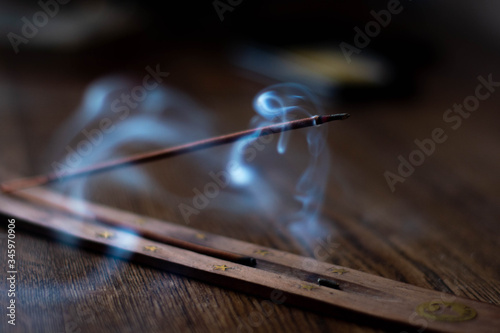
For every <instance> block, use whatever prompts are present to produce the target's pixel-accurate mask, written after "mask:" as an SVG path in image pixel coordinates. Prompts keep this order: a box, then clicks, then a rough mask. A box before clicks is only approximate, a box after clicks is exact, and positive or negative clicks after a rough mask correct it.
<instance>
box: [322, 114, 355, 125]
mask: <svg viewBox="0 0 500 333" xmlns="http://www.w3.org/2000/svg"><path fill="white" fill-rule="evenodd" d="M350 116H351V115H350V114H349V113H337V114H329V115H326V116H317V117H318V118H317V119H316V123H317V124H318V125H319V124H323V123H327V122H329V121H333V120H344V119H347V118H349V117H350Z"/></svg>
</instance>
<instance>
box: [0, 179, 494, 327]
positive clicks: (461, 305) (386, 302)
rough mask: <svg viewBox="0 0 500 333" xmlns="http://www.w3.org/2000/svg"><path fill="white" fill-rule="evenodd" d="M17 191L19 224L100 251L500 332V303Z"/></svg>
mask: <svg viewBox="0 0 500 333" xmlns="http://www.w3.org/2000/svg"><path fill="white" fill-rule="evenodd" d="M15 195H17V196H19V197H23V198H24V200H21V199H19V198H15V197H13V196H12V195H6V194H0V212H1V213H2V214H4V215H6V216H8V217H9V218H16V219H18V220H20V221H21V220H22V221H23V222H22V224H21V223H20V224H18V225H19V226H21V225H22V226H23V227H25V228H29V229H31V230H33V231H36V232H37V233H41V234H44V235H47V236H51V237H56V238H59V237H61V236H63V237H65V238H66V239H68V237H70V238H74V239H76V240H79V244H81V245H82V246H85V247H88V248H91V249H94V250H98V251H102V252H105V253H108V254H109V253H112V254H113V255H114V256H118V257H122V258H125V259H130V260H133V261H137V262H140V263H145V264H148V265H152V266H154V267H157V268H160V269H165V270H168V271H170V272H173V273H177V274H182V275H185V276H188V277H192V278H195V279H198V280H202V281H206V282H209V283H212V284H215V285H219V286H222V287H227V288H230V289H235V290H239V291H242V292H245V293H249V294H253V295H257V296H260V297H263V298H266V299H270V300H271V301H272V302H275V303H277V304H281V303H286V304H291V305H294V306H299V307H302V308H305V309H309V310H313V311H318V312H322V313H330V314H332V315H335V314H337V315H339V313H345V312H346V310H347V313H353V312H355V313H359V314H363V315H365V317H367V318H377V319H382V320H385V321H390V322H394V323H399V324H402V325H405V326H414V327H417V328H419V329H429V330H435V331H443V332H496V331H497V330H498V327H500V308H499V307H497V306H494V305H491V304H486V303H482V302H478V301H474V300H470V299H466V298H461V297H456V296H454V295H450V294H446V293H442V292H438V291H433V290H427V289H424V288H419V287H415V286H412V285H408V284H404V283H401V282H397V281H393V280H390V279H386V278H382V277H378V276H375V275H371V274H367V273H363V272H360V271H356V270H353V269H350V268H347V267H341V266H337V265H333V264H330V263H325V262H319V261H316V260H314V259H312V258H306V257H302V256H298V255H294V254H290V253H287V252H283V251H278V250H275V249H272V248H266V247H262V246H257V245H255V244H251V243H247V242H242V241H238V240H235V239H231V238H227V237H222V236H218V235H213V234H209V233H205V232H201V231H198V230H195V229H192V228H188V227H184V226H179V225H176V224H173V223H169V222H165V221H160V220H157V219H152V218H148V217H144V216H140V215H136V214H133V213H129V212H125V211H122V210H118V209H114V208H110V207H106V206H103V205H97V204H93V203H89V202H83V201H76V200H74V199H71V198H68V197H65V196H62V195H60V194H57V193H55V192H51V191H48V190H45V189H42V188H32V189H28V190H23V191H18V192H16V193H15ZM35 203H36V204H35ZM70 207H85V209H84V210H81V211H84V212H85V213H78V214H77V215H80V216H79V217H77V216H75V214H76V213H77V212H76V211H73V210H72V209H71V208H70ZM97 220H98V221H101V222H105V223H107V224H108V225H103V224H100V223H97V222H96V221H97ZM118 226H120V228H118ZM134 233H136V234H134ZM148 233H149V234H156V235H159V237H157V238H156V240H152V239H148V238H146V237H145V236H147V235H148ZM137 234H141V235H143V236H142V237H141V236H139V235H137ZM162 236H166V237H169V238H175V239H178V240H182V241H184V242H189V243H194V244H197V245H200V246H202V247H206V248H211V249H214V250H216V251H221V252H223V253H232V254H235V255H237V256H241V257H249V258H255V261H256V262H255V267H249V266H248V265H242V264H238V263H235V262H233V261H229V260H225V259H221V258H220V257H216V256H213V255H207V254H202V253H197V252H195V251H192V250H186V249H184V248H180V247H178V246H172V245H168V244H165V243H164V242H161V241H159V240H161V237H162Z"/></svg>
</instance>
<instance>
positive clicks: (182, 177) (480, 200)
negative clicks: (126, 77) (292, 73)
mask: <svg viewBox="0 0 500 333" xmlns="http://www.w3.org/2000/svg"><path fill="white" fill-rule="evenodd" d="M117 52H118V51H117ZM27 53H28V52H27ZM142 54H143V55H142V56H139V57H138V58H134V59H133V61H132V60H127V61H126V60H121V61H118V63H114V62H112V61H109V60H108V61H106V60H103V62H104V63H100V59H99V56H98V55H93V56H88V57H87V58H85V59H83V60H82V59H81V58H79V57H78V55H77V54H73V53H70V54H66V55H64V56H60V55H54V56H52V55H47V54H43V53H42V54H36V53H35V54H31V53H30V54H21V55H19V56H17V57H14V56H12V57H11V56H3V58H2V62H0V93H1V96H2V98H0V138H1V140H0V161H1V167H2V169H3V170H8V171H10V172H14V173H16V174H20V175H25V176H28V175H35V174H38V173H40V172H46V171H50V170H51V167H50V164H51V162H52V161H53V158H54V157H53V156H54V152H53V151H51V150H50V149H52V148H51V147H54V145H55V146H56V147H58V148H59V149H60V150H59V153H60V151H61V150H64V147H65V146H66V144H67V143H66V142H56V143H55V144H54V143H53V144H52V145H51V140H52V138H53V135H54V133H56V131H57V130H58V129H59V128H60V127H61V126H63V125H64V124H65V121H66V119H68V118H69V117H70V116H71V114H72V112H74V110H76V109H77V108H78V107H79V106H80V105H81V103H82V100H83V98H84V91H85V89H86V88H87V87H88V86H89V85H90V84H92V82H93V80H94V79H96V78H99V77H101V76H103V75H105V74H106V73H113V72H115V71H118V70H120V69H122V70H123V69H125V70H128V71H129V72H131V73H132V74H133V77H135V78H137V79H138V81H135V82H139V83H140V79H141V78H142V77H143V76H144V75H145V70H144V68H145V67H146V66H151V67H154V66H156V65H157V64H158V65H159V66H160V68H161V69H162V70H164V71H167V72H169V73H170V74H169V76H168V77H167V78H165V80H164V82H163V84H164V85H165V86H166V87H169V88H175V89H178V90H179V91H182V92H184V93H185V94H187V95H189V96H190V97H191V98H192V99H193V100H195V101H196V103H197V104H198V105H200V108H202V109H204V110H205V111H204V113H203V114H205V115H206V116H207V117H208V118H209V119H210V120H211V122H212V124H211V126H212V127H211V129H210V133H212V134H223V133H227V132H230V131H235V130H240V129H245V128H247V126H248V122H249V120H250V118H251V117H252V116H253V110H252V105H251V102H252V99H253V97H254V96H255V95H256V94H257V93H258V92H259V91H260V90H261V89H262V88H264V86H263V85H261V84H257V83H255V82H252V81H249V80H248V79H246V78H245V77H242V76H241V75H240V74H239V72H238V71H236V70H235V69H234V68H232V67H231V65H230V64H229V63H228V62H227V61H226V59H225V58H224V56H223V52H222V51H221V50H218V49H217V48H215V47H214V48H213V49H211V48H210V47H206V46H204V45H200V46H198V47H193V46H186V45H179V47H178V48H176V49H175V52H173V51H172V52H164V53H157V54H149V55H147V56H146V55H144V54H147V53H146V52H144V53H142ZM129 58H130V57H129ZM129 58H127V59H129ZM89 64H92V66H91V65H89ZM87 68H91V70H87ZM490 74H491V75H492V78H493V80H494V81H500V66H499V63H498V61H497V58H496V57H495V56H494V55H493V54H488V53H487V52H482V51H480V50H478V49H468V50H465V49H464V50H460V52H457V53H455V54H453V56H450V57H448V58H446V60H445V61H443V62H442V63H440V64H439V65H438V66H435V67H432V68H429V69H427V70H426V71H425V72H422V73H420V74H419V76H418V77H417V80H418V86H419V88H420V89H419V90H420V92H419V94H418V95H417V96H416V97H415V98H413V99H411V100H406V101H398V102H394V101H388V102H377V103H370V104H362V105H355V106H354V105H351V106H342V107H329V108H327V109H326V110H325V113H334V112H350V113H351V114H352V117H351V118H350V119H349V120H347V121H343V122H336V123H332V124H329V125H328V126H329V133H328V139H327V142H328V149H329V151H330V154H331V157H330V159H331V161H330V166H329V170H328V177H327V180H326V190H325V196H324V205H323V207H322V209H321V211H320V215H319V221H320V223H321V225H322V226H323V229H321V232H319V233H317V234H314V233H308V232H303V233H301V234H299V235H298V234H297V233H293V232H291V231H290V228H288V227H287V226H288V224H287V223H289V221H287V220H286V219H285V220H284V219H283V218H282V217H283V216H286V215H287V214H289V213H290V212H293V211H295V210H297V209H299V208H300V205H299V204H298V203H297V201H296V200H294V199H293V197H292V196H291V194H290V193H292V192H293V190H294V186H295V185H294V184H295V182H296V177H297V175H298V173H297V171H300V168H302V167H303V166H304V161H303V157H304V154H305V153H304V152H305V150H304V146H303V144H302V145H301V144H300V142H301V141H300V140H301V137H300V133H299V134H294V138H293V140H292V142H298V144H297V146H296V147H291V148H290V149H291V153H290V154H289V155H287V157H284V158H282V159H280V158H276V156H275V150H274V149H275V142H272V143H271V144H269V145H268V146H266V147H265V149H264V150H263V152H262V156H264V157H261V158H259V157H257V158H256V160H255V166H256V169H258V170H261V171H262V173H263V177H264V179H268V182H269V186H271V187H272V189H273V191H275V192H276V193H282V195H283V196H282V197H280V198H279V199H278V200H277V201H276V202H275V204H274V206H273V207H272V209H269V206H266V205H264V204H263V203H262V202H261V201H259V199H258V198H262V197H263V196H264V195H265V193H252V192H251V191H249V190H247V189H240V190H238V189H227V190H225V191H224V193H225V194H224V195H223V196H221V198H216V199H214V201H213V202H211V203H210V204H209V206H208V207H207V208H206V209H202V210H201V211H200V213H199V214H197V215H192V216H191V219H190V223H189V226H190V227H193V228H198V229H200V230H204V231H208V232H212V233H216V234H221V235H224V236H228V237H233V238H236V239H240V240H244V241H249V242H253V243H256V244H261V245H263V246H270V247H274V248H277V249H280V250H285V251H289V252H293V253H298V254H302V255H305V256H311V257H316V258H317V259H319V260H322V261H327V262H330V263H334V264H338V265H343V266H347V267H350V268H352V269H356V270H361V271H364V272H367V273H371V274H374V275H378V276H383V277H386V278H390V279H394V280H398V281H402V282H405V283H409V284H413V285H416V286H420V287H424V288H428V289H434V290H439V291H444V292H447V293H451V294H453V295H459V296H464V297H468V298H471V299H474V300H479V301H483V302H488V303H492V304H496V305H499V306H500V259H499V256H498V254H497V252H496V251H498V249H499V241H498V240H499V232H500V224H499V219H500V175H499V170H500V154H498V143H499V142H500V131H499V127H498V124H499V123H500V115H499V113H498V105H499V103H500V87H499V88H496V89H498V91H495V92H493V93H492V94H491V96H490V97H489V98H487V99H486V100H484V101H481V102H480V105H479V107H478V109H477V110H476V111H475V112H473V113H472V114H471V115H470V117H469V118H467V119H463V122H462V123H461V126H459V127H458V128H457V129H456V130H454V129H452V128H451V125H452V124H449V123H446V122H444V121H443V114H444V113H445V111H446V110H447V109H448V108H451V107H453V104H454V103H462V102H463V101H464V99H465V98H466V97H467V96H469V95H473V94H474V93H475V88H476V86H477V85H478V84H479V81H478V79H477V77H478V76H479V75H481V76H483V77H485V78H487V77H488V75H490ZM183 112H189V110H183ZM66 124H67V123H66ZM436 128H442V129H443V130H444V131H445V135H447V140H446V141H445V142H443V143H440V144H436V148H435V152H434V153H433V154H431V156H428V157H426V158H425V162H424V163H423V164H422V165H420V166H418V167H416V168H415V171H414V173H413V174H412V175H411V176H409V177H408V178H407V179H406V180H405V181H404V182H403V183H397V184H396V186H395V191H394V192H392V191H391V190H390V187H389V186H388V184H387V182H386V179H385V178H384V172H386V171H387V170H389V171H392V172H395V173H397V168H398V164H399V161H398V156H399V155H402V156H404V157H406V158H407V157H408V155H409V154H410V153H411V152H412V151H414V150H415V149H416V147H417V146H416V145H415V143H414V140H415V139H420V140H423V139H425V138H430V137H431V135H432V134H431V133H432V131H433V130H434V129H436ZM204 135H205V132H202V131H197V130H196V129H195V130H194V131H193V133H186V138H194V137H200V138H201V137H203V136H204ZM295 136H297V137H295ZM74 143H75V142H73V144H74ZM135 149H137V147H135ZM140 149H141V147H139V150H140ZM229 149H230V147H229V146H225V147H218V148H214V149H213V150H211V151H210V154H209V155H211V156H212V157H213V156H220V158H218V159H220V160H219V161H218V160H211V162H210V163H206V164H205V163H203V159H202V158H200V157H202V156H204V155H200V156H198V155H195V156H182V157H178V158H174V159H170V160H168V161H161V162H155V163H153V164H152V165H148V166H144V167H141V168H142V169H143V170H146V171H148V172H150V173H151V175H152V177H154V178H153V179H154V184H155V185H157V186H156V187H153V188H150V187H148V186H143V185H141V184H139V185H136V186H135V187H132V188H126V187H125V186H123V185H119V184H118V183H116V182H111V181H110V180H109V178H110V177H109V175H107V174H103V175H98V176H95V177H94V178H92V179H91V180H89V182H90V189H91V190H89V193H87V198H88V199H89V200H92V201H96V202H99V203H103V204H107V205H110V206H113V207H118V208H121V209H126V210H130V211H134V212H137V213H140V214H143V215H147V216H152V217H156V218H161V219H163V220H168V221H172V222H175V223H179V224H184V219H183V216H182V214H181V213H180V211H179V209H178V203H179V202H181V201H182V202H186V203H189V202H190V200H191V198H192V197H193V189H194V188H203V186H204V184H206V183H207V182H209V181H210V178H209V172H211V171H217V170H220V168H221V167H223V166H224V163H225V162H227V158H228V153H229ZM60 156H61V155H58V157H60ZM200 160H201V161H200ZM270 161H272V163H271V162H270ZM193 163H194V164H197V165H196V167H192V165H193ZM187 165H191V167H190V168H188V169H186V168H187V167H186V166H187ZM218 168H219V169H218ZM133 170H134V169H126V170H121V171H118V172H119V173H120V174H121V175H123V176H125V177H127V175H129V174H130V173H131V172H133ZM264 171H265V172H264ZM1 177H2V178H1V179H0V180H6V176H5V174H2V175H1ZM266 177H267V178H266ZM77 182H78V181H76V180H75V181H72V183H71V184H77ZM160 189H168V191H170V192H171V193H173V195H168V194H166V192H164V191H163V190H160ZM255 196H257V197H255ZM173 198H177V199H179V198H180V199H179V200H181V201H175V200H174V199H173ZM242 202H247V203H248V202H250V203H251V209H249V208H248V207H246V208H242V209H232V208H234V207H237V205H239V204H241V203H242ZM243 206H245V205H243ZM247 206H248V205H247ZM3 219H4V220H3V221H2V222H1V224H2V226H5V225H6V223H7V221H6V217H3ZM6 233H7V231H6V228H1V229H0V236H1V237H0V249H2V250H1V252H2V253H3V254H2V256H3V258H5V256H6V254H5V252H6V251H5V249H6V248H7V245H6V239H7V238H6ZM16 242H17V256H16V259H17V266H18V272H19V273H18V285H17V288H18V291H17V296H16V297H17V302H18V307H17V316H16V326H15V327H12V326H11V325H8V324H7V320H6V318H5V315H4V314H3V312H5V305H6V302H7V296H6V292H7V291H6V290H7V289H6V288H7V284H6V282H5V281H6V280H5V278H2V281H3V282H2V283H1V284H0V291H1V293H0V304H1V308H2V309H4V310H3V311H2V320H1V321H0V331H2V332H99V331H101V332H185V331H192V332H235V331H237V332H347V331H349V332H375V331H382V330H383V329H382V328H381V327H376V326H372V325H367V324H366V323H364V322H360V321H357V320H355V319H350V320H343V319H342V318H339V317H338V316H335V314H333V313H332V315H331V316H325V315H319V314H316V313H313V312H309V311H305V310H302V309H298V308H294V307H289V306H286V305H279V306H278V305H277V306H275V307H274V308H273V309H272V310H271V311H266V310H265V308H263V301H264V300H263V299H259V298H255V297H252V296H250V295H247V294H243V293H239V292H233V291H230V290H225V289H222V288H219V287H215V286H212V285H209V284H206V283H204V282H200V281H197V280H194V279H190V278H185V277H182V276H178V275H174V274H170V273H169V272H166V271H161V270H158V269H153V268H150V267H146V266H142V265H137V264H134V263H131V262H127V261H124V260H120V259H116V258H113V257H111V256H105V255H102V254H100V253H95V252H91V251H87V250H84V249H80V248H78V247H77V246H71V245H67V244H62V243H60V242H57V241H55V240H51V239H45V238H42V237H39V236H37V235H35V234H32V233H28V232H25V231H22V230H21V229H20V228H19V229H16ZM3 258H2V260H1V262H2V266H4V262H5V261H4V259H3ZM0 269H1V271H2V273H1V274H0V276H2V277H4V276H5V274H6V273H4V272H3V271H5V267H2V268H0ZM354 318H356V317H355V316H354ZM407 331H410V329H408V330H407ZM415 331H416V330H415Z"/></svg>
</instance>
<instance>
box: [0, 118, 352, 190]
mask: <svg viewBox="0 0 500 333" xmlns="http://www.w3.org/2000/svg"><path fill="white" fill-rule="evenodd" d="M347 118H349V114H348V113H338V114H330V115H325V116H313V117H308V118H302V119H297V120H292V121H286V122H283V123H278V124H273V125H269V126H264V127H258V128H252V129H249V130H245V131H241V132H236V133H231V134H226V135H221V136H216V137H213V138H208V139H204V140H200V141H195V142H191V143H186V144H183V145H180V146H176V147H170V148H165V149H160V150H156V151H152V152H147V153H140V154H136V155H133V156H130V157H125V158H121V159H117V160H112V161H107V162H103V163H99V164H95V165H90V166H87V167H83V168H81V169H74V170H65V171H64V172H53V173H49V174H46V175H40V176H35V177H31V178H22V179H14V180H11V181H8V182H5V183H2V184H0V190H1V191H2V192H3V193H9V192H14V191H17V190H21V189H24V188H28V187H34V186H39V185H43V184H47V183H52V182H55V181H61V180H64V179H69V178H73V177H77V176H83V175H90V174H94V173H97V172H103V171H108V170H112V169H116V168H120V167H124V166H127V165H132V164H139V163H145V162H150V161H155V160H159V159H162V158H167V157H172V156H176V155H181V154H185V153H190V152H193V151H197V150H201V149H206V148H209V147H214V146H218V145H223V144H227V143H232V142H235V141H238V140H240V139H243V138H248V137H251V136H264V135H271V134H276V133H281V132H285V131H290V130H294V129H299V128H304V127H309V126H315V125H321V124H323V123H327V122H329V121H333V120H344V119H347Z"/></svg>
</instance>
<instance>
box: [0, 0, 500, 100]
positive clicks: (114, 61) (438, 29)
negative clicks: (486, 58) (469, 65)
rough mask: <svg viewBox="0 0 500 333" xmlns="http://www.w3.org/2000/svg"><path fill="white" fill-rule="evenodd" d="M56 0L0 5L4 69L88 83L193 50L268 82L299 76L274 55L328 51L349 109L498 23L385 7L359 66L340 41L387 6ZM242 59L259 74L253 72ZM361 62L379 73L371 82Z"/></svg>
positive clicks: (478, 4) (445, 9)
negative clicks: (76, 76)
mask: <svg viewBox="0 0 500 333" xmlns="http://www.w3.org/2000/svg"><path fill="white" fill-rule="evenodd" d="M61 2H62V3H58V2H55V0H54V1H46V2H44V1H41V2H40V3H44V4H46V5H45V6H41V5H40V4H39V3H38V2H37V1H2V8H1V14H0V31H1V35H2V39H1V40H2V43H1V46H2V51H1V57H2V59H3V66H6V67H9V68H12V69H14V68H15V66H23V67H25V66H29V68H31V69H32V70H39V69H41V67H43V68H44V69H57V68H59V69H63V68H64V70H65V71H67V70H70V71H75V72H78V73H80V74H82V75H86V76H88V77H89V78H90V77H99V76H101V75H103V74H106V73H110V72H116V71H120V72H122V71H125V70H128V71H133V70H137V66H139V67H143V64H144V62H147V61H148V60H147V59H152V58H153V59H154V58H155V57H158V55H159V54H175V53H176V52H178V51H179V50H186V49H190V50H191V51H192V52H187V54H189V55H190V56H191V57H194V58H196V57H198V59H200V58H202V57H205V58H206V59H207V61H208V59H210V57H211V56H214V57H216V58H217V59H216V61H222V62H228V63H231V64H233V65H236V66H237V67H243V68H244V69H245V70H247V71H249V72H255V73H256V74H257V76H266V75H263V72H264V73H265V72H272V73H267V74H268V77H267V78H268V79H269V78H270V79H272V80H277V81H283V80H295V81H300V80H301V78H300V75H299V77H298V76H296V75H294V74H293V73H292V74H290V75H284V74H283V73H281V72H280V69H275V70H274V71H273V70H271V69H270V68H272V67H273V65H272V64H267V65H266V64H265V63H266V62H267V61H269V62H272V61H271V60H270V59H271V58H272V57H273V56H277V57H279V58H280V59H283V58H284V57H287V56H290V55H292V56H293V55H297V54H299V55H303V54H304V52H311V51H312V52H313V53H314V55H315V56H317V55H318V52H319V53H320V55H321V56H325V50H328V56H325V57H322V65H325V66H327V67H328V66H329V68H332V67H333V68H334V69H335V70H334V73H327V74H326V79H327V81H328V82H330V83H332V82H334V84H331V85H332V86H333V88H334V89H333V90H334V91H335V96H336V97H335V98H336V100H337V101H346V102H349V103H351V102H360V101H371V100H373V99H386V98H407V97H411V96H412V95H413V94H415V93H416V92H417V90H418V86H417V85H416V76H418V73H419V71H421V70H422V69H424V68H428V66H429V65H438V66H439V63H440V62H442V61H448V60H449V59H450V57H453V55H452V53H454V52H463V51H464V50H465V49H468V48H474V49H485V50H487V51H488V52H499V49H500V47H499V43H498V40H499V37H500V36H499V35H500V26H499V25H500V24H499V23H498V20H497V17H496V13H498V10H499V6H500V5H498V3H497V2H494V1H486V0H483V1H474V2H470V1H440V2H438V3H436V2H433V1H410V0H402V1H401V2H399V1H398V2H392V3H395V4H396V7H395V8H398V13H397V14H394V15H392V17H391V18H390V22H389V24H388V25H387V26H386V27H381V29H380V32H379V33H377V34H376V36H374V37H373V38H370V39H371V40H370V42H369V43H368V45H367V46H366V47H364V48H363V49H362V51H361V52H360V53H359V54H353V56H352V58H355V59H356V61H355V63H353V64H350V65H349V64H348V63H347V62H346V61H344V60H345V59H343V57H342V50H341V48H340V47H339V45H340V43H341V42H346V43H349V44H351V45H353V46H354V37H355V35H356V31H355V30H354V28H355V27H359V28H360V29H361V30H364V28H365V25H366V24H367V23H368V22H370V21H373V20H374V17H373V15H372V14H371V11H375V12H379V11H381V10H386V11H387V8H388V4H389V3H391V1H360V0H356V1H316V0H315V1H284V0H283V1H245V0H240V1H230V2H228V1H226V0H220V1H203V2H202V1H198V2H194V3H193V2H181V1H178V2H169V3H164V2H158V1H131V0H129V1H110V0H108V1H106V0H93V1H85V2H80V1H67V2H68V3H66V4H64V2H65V1H61ZM54 3H55V4H56V5H57V6H56V7H57V9H54ZM397 3H399V5H397ZM44 7H45V8H49V10H48V11H47V10H45V9H44ZM40 10H44V11H45V12H46V13H48V14H49V16H51V15H50V14H51V13H55V14H54V15H53V17H49V20H48V23H46V24H45V22H44V17H43V14H42V15H41V16H40V15H39V16H37V18H36V19H38V21H37V22H38V25H39V26H41V27H40V28H39V29H38V30H39V31H38V32H37V33H36V34H34V37H32V38H27V39H26V40H28V42H26V43H25V41H26V40H24V41H21V42H19V44H18V46H17V48H18V51H19V52H18V53H17V54H16V52H15V51H14V49H15V47H13V46H12V43H13V42H12V38H14V37H13V35H11V37H10V38H9V33H11V34H12V33H14V34H17V36H21V37H24V36H23V34H22V29H23V26H24V25H25V24H26V22H25V21H23V17H24V18H27V20H28V21H30V22H31V23H36V22H34V19H35V16H36V15H37V12H39V11H40ZM17 41H19V39H17ZM197 49H199V50H203V51H204V52H202V53H198V52H196V51H194V50H197ZM280 51H284V52H285V53H284V54H283V53H281V52H280ZM260 52H264V54H261V53H260ZM450 54H451V55H450ZM258 55H260V57H258ZM339 55H340V57H339ZM248 59H253V61H254V62H259V64H261V65H262V66H264V68H260V69H257V68H255V67H256V66H254V64H252V63H250V64H249V63H248V61H246V60H248ZM211 61H212V60H211ZM297 62H299V64H298V66H299V67H301V66H302V67H304V66H305V67H307V64H306V65H305V64H303V63H300V61H298V60H297ZM367 63H368V66H369V67H370V68H373V67H376V68H377V73H375V74H373V73H372V74H368V73H367V72H368V71H367V70H366V66H365V65H366V64H367ZM296 65H297V64H296ZM266 66H268V67H266ZM364 66H365V67H364ZM292 72H293V71H292ZM312 76H314V74H313V75H312ZM324 76H325V75H324ZM310 79H311V80H315V79H314V77H313V78H310ZM323 79H324V77H323ZM323 81H324V80H323ZM309 82H310V81H309ZM313 86H314V84H313ZM320 86H321V87H320V88H319V89H325V90H328V89H329V88H325V87H324V85H321V84H320Z"/></svg>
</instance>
